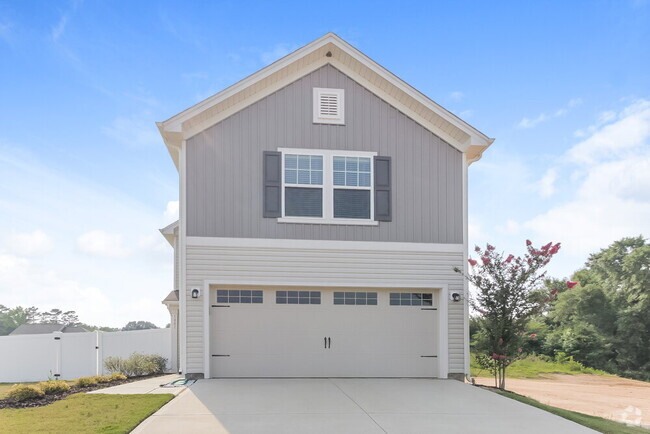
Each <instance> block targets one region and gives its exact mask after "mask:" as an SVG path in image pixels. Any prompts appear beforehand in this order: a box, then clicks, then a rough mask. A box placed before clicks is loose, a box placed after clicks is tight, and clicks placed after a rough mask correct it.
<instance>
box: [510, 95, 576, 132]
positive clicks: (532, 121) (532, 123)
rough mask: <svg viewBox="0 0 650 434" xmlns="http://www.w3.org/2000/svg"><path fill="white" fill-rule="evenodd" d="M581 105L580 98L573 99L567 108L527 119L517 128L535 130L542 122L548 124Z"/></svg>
mask: <svg viewBox="0 0 650 434" xmlns="http://www.w3.org/2000/svg"><path fill="white" fill-rule="evenodd" d="M580 104H582V100H581V99H580V98H573V99H571V100H569V102H568V103H567V105H566V107H562V108H559V109H557V110H554V111H552V112H550V113H540V114H539V115H538V116H537V117H534V118H527V117H525V118H523V119H522V120H520V121H519V123H518V124H517V127H518V128H524V129H526V128H534V127H536V126H537V125H539V124H541V123H542V122H546V121H548V120H551V119H555V118H560V117H562V116H566V114H567V113H569V109H570V108H574V107H577V106H579V105H580Z"/></svg>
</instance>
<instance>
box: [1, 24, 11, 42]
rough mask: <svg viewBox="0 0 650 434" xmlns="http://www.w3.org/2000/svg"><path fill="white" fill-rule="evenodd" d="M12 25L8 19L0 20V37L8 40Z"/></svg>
mask: <svg viewBox="0 0 650 434" xmlns="http://www.w3.org/2000/svg"><path fill="white" fill-rule="evenodd" d="M12 27H13V25H12V24H11V23H10V22H9V21H3V22H0V39H3V40H5V41H6V42H10V40H11V29H12Z"/></svg>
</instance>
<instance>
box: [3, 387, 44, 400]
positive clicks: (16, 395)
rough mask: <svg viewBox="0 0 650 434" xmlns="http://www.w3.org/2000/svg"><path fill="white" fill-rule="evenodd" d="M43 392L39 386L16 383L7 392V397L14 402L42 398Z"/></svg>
mask: <svg viewBox="0 0 650 434" xmlns="http://www.w3.org/2000/svg"><path fill="white" fill-rule="evenodd" d="M43 395H45V393H44V392H43V391H42V390H41V388H40V387H38V386H34V385H27V384H16V385H15V386H13V387H12V388H11V389H9V392H8V393H7V398H8V399H11V400H12V401H16V402H23V401H29V400H32V399H38V398H42V397H43Z"/></svg>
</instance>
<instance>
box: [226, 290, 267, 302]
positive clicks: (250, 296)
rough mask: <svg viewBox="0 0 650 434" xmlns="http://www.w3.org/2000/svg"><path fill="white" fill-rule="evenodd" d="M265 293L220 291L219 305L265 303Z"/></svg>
mask: <svg viewBox="0 0 650 434" xmlns="http://www.w3.org/2000/svg"><path fill="white" fill-rule="evenodd" d="M263 294H264V292H263V291H248V290H239V289H218V290H217V303H263V302H264V295H263Z"/></svg>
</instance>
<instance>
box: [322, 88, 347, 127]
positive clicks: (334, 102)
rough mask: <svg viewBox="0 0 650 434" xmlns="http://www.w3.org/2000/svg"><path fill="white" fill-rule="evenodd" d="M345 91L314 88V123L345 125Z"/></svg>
mask: <svg viewBox="0 0 650 434" xmlns="http://www.w3.org/2000/svg"><path fill="white" fill-rule="evenodd" d="M343 96H344V92H343V89H323V88H314V123H317V124H344V123H345V118H344V115H343V112H344V105H343Z"/></svg>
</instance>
